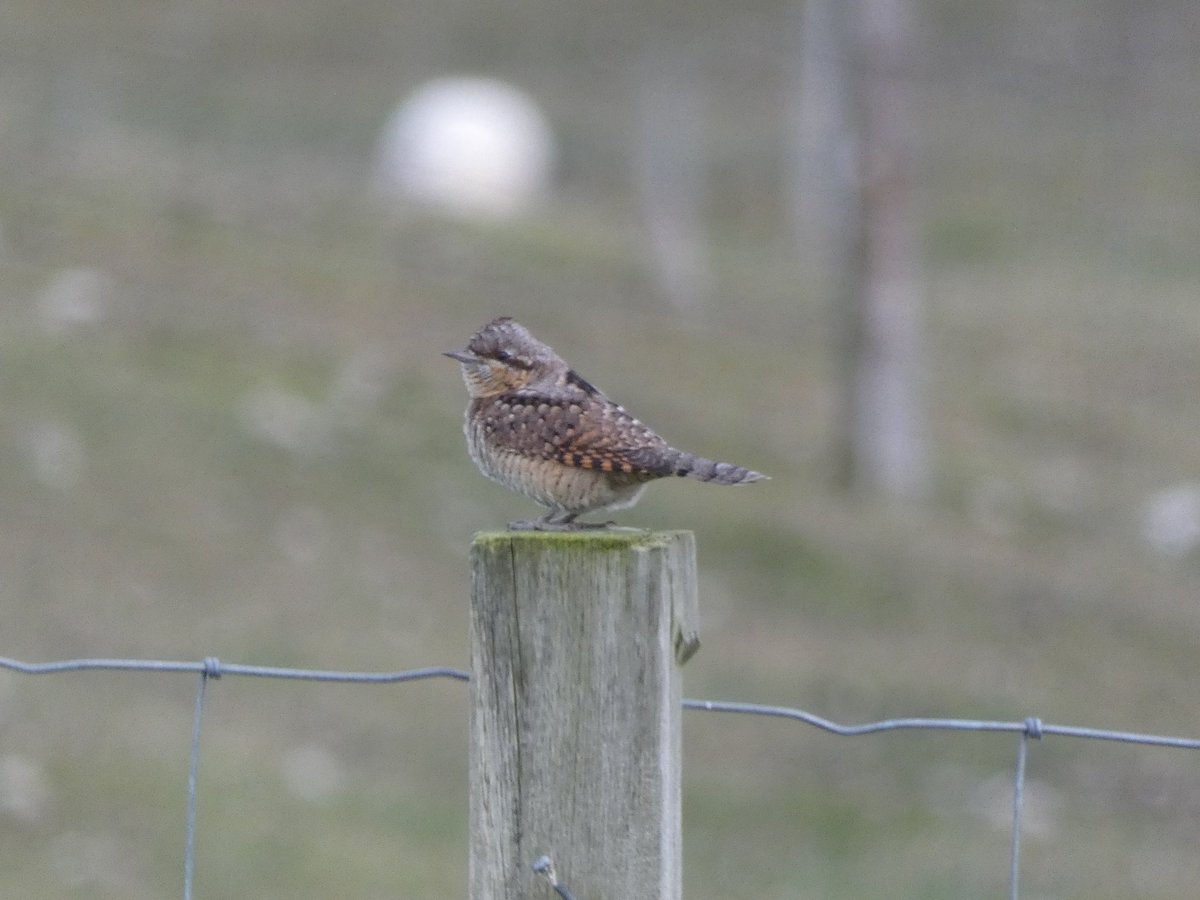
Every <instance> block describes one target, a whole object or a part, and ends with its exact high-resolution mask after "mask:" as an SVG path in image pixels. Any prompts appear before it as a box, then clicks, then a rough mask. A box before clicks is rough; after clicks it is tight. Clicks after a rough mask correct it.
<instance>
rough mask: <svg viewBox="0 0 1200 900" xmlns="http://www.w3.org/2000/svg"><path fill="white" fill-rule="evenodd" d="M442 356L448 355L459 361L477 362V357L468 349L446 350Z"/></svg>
mask: <svg viewBox="0 0 1200 900" xmlns="http://www.w3.org/2000/svg"><path fill="white" fill-rule="evenodd" d="M442 356H448V357H450V358H451V359H456V360H458V361H459V362H460V363H473V362H479V357H478V356H476V355H475V354H474V353H472V352H471V351H470V350H447V351H446V352H445V353H443V354H442Z"/></svg>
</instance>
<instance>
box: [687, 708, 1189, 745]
mask: <svg viewBox="0 0 1200 900" xmlns="http://www.w3.org/2000/svg"><path fill="white" fill-rule="evenodd" d="M683 707H684V709H693V710H701V711H704V712H724V713H742V714H746V715H756V716H774V717H777V718H783V719H794V720H796V721H800V722H805V723H807V724H809V725H813V726H815V727H817V728H820V729H821V730H822V731H828V732H830V733H832V734H838V735H842V736H843V737H856V736H858V735H862V734H876V733H878V732H881V731H902V730H907V729H926V730H934V731H1011V732H1013V733H1016V734H1020V733H1022V732H1024V731H1025V730H1026V728H1027V727H1028V722H1029V720H1028V719H1027V720H1026V721H1024V722H995V721H989V720H980V719H926V718H908V719H883V720H881V721H879V722H867V723H865V724H863V725H841V724H839V723H837V722H833V721H830V720H829V719H823V718H821V717H820V716H817V715H813V714H812V713H810V712H805V711H804V710H802V709H794V708H792V707H788V706H762V705H760V704H757V703H738V702H734V701H725V700H684V701H683ZM1041 733H1042V734H1043V735H1047V734H1055V735H1060V736H1062V737H1077V738H1088V739H1091V740H1096V741H1121V742H1124V743H1127V744H1149V745H1152V746H1158V747H1178V748H1181V749H1185V750H1200V739H1197V738H1182V737H1167V736H1164V735H1157V734H1138V733H1136V732H1130V731H1108V730H1105V729H1101V728H1079V727H1076V726H1074V725H1048V724H1042V725H1041Z"/></svg>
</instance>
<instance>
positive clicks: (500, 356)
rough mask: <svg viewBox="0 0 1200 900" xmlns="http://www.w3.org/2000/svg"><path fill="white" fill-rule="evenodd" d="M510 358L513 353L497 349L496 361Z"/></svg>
mask: <svg viewBox="0 0 1200 900" xmlns="http://www.w3.org/2000/svg"><path fill="white" fill-rule="evenodd" d="M512 358H513V355H512V354H511V353H509V352H508V351H507V350H497V351H496V360H497V361H498V362H508V361H510V360H511V359H512Z"/></svg>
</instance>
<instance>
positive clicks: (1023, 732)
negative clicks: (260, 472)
mask: <svg viewBox="0 0 1200 900" xmlns="http://www.w3.org/2000/svg"><path fill="white" fill-rule="evenodd" d="M0 668H4V669H10V670H12V671H14V672H20V673H22V674H25V675H50V674H56V673H62V672H81V671H89V670H108V671H124V672H130V671H132V672H190V673H193V674H195V675H198V676H199V677H198V682H197V686H196V699H195V706H194V710H193V715H192V739H191V750H190V757H189V761H188V776H187V811H186V813H185V818H186V821H185V827H184V834H185V837H184V853H183V897H184V900H192V885H193V873H194V872H195V861H196V854H195V845H196V783H197V776H198V773H199V768H200V746H201V732H202V727H201V726H202V723H203V719H204V702H205V696H206V689H207V687H208V683H209V681H213V680H216V679H218V678H222V677H224V676H244V677H249V678H278V679H289V680H294V681H325V682H341V683H347V682H349V683H358V684H397V683H403V682H410V681H424V680H428V679H433V678H444V679H451V680H455V681H469V680H470V675H469V674H468V673H467V672H465V671H463V670H462V669H455V668H452V667H448V666H434V667H428V668H421V669H405V670H402V671H397V672H349V671H340V670H329V669H295V668H283V667H276V666H256V665H242V664H238V663H225V662H221V661H220V660H219V659H217V658H216V657H211V656H210V657H206V658H205V659H203V660H199V661H192V662H189V661H181V660H157V659H67V660H58V661H55V662H48V663H26V662H21V661H19V660H16V659H10V658H7V657H0ZM683 708H684V709H687V710H694V711H699V712H709V713H733V714H740V715H755V716H770V717H774V718H782V719H789V720H792V721H795V722H803V723H804V724H806V725H811V726H813V727H815V728H819V729H821V730H822V731H827V732H829V733H831V734H835V735H839V736H842V737H859V736H862V735H868V734H878V733H880V732H885V731H906V730H931V731H969V732H1007V733H1010V734H1015V735H1018V736H1019V741H1018V743H1017V758H1016V765H1015V766H1014V773H1013V790H1012V830H1011V835H1010V848H1009V885H1008V896H1009V898H1010V900H1019V896H1020V868H1021V865H1020V863H1021V813H1022V810H1023V807H1024V797H1025V767H1026V759H1027V756H1028V752H1029V742H1030V741H1031V740H1042V739H1044V738H1046V737H1052V736H1053V737H1069V738H1081V739H1084V740H1091V741H1115V742H1117V743H1124V744H1140V745H1148V746H1155V747H1171V748H1176V749H1183V750H1200V739H1196V738H1184V737H1171V736H1167V735H1156V734H1144V733H1139V732H1130V731H1111V730H1107V729H1103V728H1081V727H1078V726H1073V725H1055V724H1051V723H1048V722H1043V721H1042V720H1041V719H1039V718H1037V717H1033V716H1031V717H1029V718H1026V719H1025V720H1023V721H1007V722H1006V721H994V720H986V719H933V718H901V719H882V720H880V721H877V722H867V723H865V724H862V725H843V724H840V723H838V722H834V721H831V720H829V719H825V718H822V717H821V716H817V715H814V714H813V713H810V712H806V711H804V710H802V709H796V708H793V707H787V706H765V705H761V704H757V703H742V702H732V701H719V700H688V699H684V701H683ZM531 866H532V868H533V870H534V871H535V872H537V873H538V874H540V875H542V876H543V877H544V878H545V879H546V881H547V883H548V884H549V885H550V887H552V888H553V889H554V891H555V892H556V893H557V894H558V895H559V896H560V897H562V898H564V900H576V898H574V897H573V896H572V894H571V892H570V890H569V888H568V887H567V886H566V885H564V884H561V883H560V882H559V881H558V878H557V876H556V874H555V871H554V863H553V861H552V860H551V859H550V858H549V857H548V856H542V857H539V858H538V859H537V860H533V861H531ZM579 900H584V898H579Z"/></svg>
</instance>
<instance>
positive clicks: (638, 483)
mask: <svg viewBox="0 0 1200 900" xmlns="http://www.w3.org/2000/svg"><path fill="white" fill-rule="evenodd" d="M446 356H449V357H451V358H452V359H455V360H457V361H458V362H459V363H461V364H462V371H463V379H464V381H465V382H466V384H467V391H468V393H469V394H470V396H471V402H470V404H469V405H468V407H467V415H466V423H465V426H464V431H465V432H466V436H467V447H468V450H469V451H470V454H471V458H472V459H473V460H474V461H475V464H476V465H477V466H478V467H479V470H480V471H481V472H482V473H483V474H484V475H486V476H488V477H489V478H492V479H494V480H495V481H498V482H500V483H501V484H503V485H505V486H506V487H508V488H511V489H512V490H514V491H517V492H519V493H522V494H525V495H526V496H528V497H531V498H533V499H534V500H535V501H537V502H538V503H540V504H541V505H542V506H545V507H546V508H547V510H548V512H547V513H546V514H545V515H544V516H543V517H542V518H541V519H539V520H537V521H536V522H533V523H520V524H522V525H526V526H528V527H535V528H568V527H582V525H583V523H576V522H575V517H576V516H579V515H581V514H583V513H587V512H591V511H593V510H615V509H623V508H625V507H628V506H632V505H633V504H634V503H635V502H637V499H638V497H639V496H640V494H641V492H642V489H643V488H644V487H645V484H646V482H648V481H652V480H654V479H656V478H664V477H667V476H680V477H688V478H694V479H697V480H699V481H707V482H711V483H713V484H747V483H750V482H753V481H759V480H761V479H763V478H765V477H766V476H765V475H762V474H760V473H758V472H755V471H753V470H751V469H746V468H743V467H741V466H735V465H731V464H730V463H721V462H716V461H714V460H711V459H704V458H703V457H699V456H694V455H692V454H690V453H685V452H683V451H682V450H676V449H675V448H673V447H671V446H670V445H669V444H667V442H666V441H665V440H663V439H662V438H661V437H659V436H658V435H657V434H656V433H655V432H653V431H651V430H650V429H649V428H647V427H646V426H645V425H643V424H642V423H641V422H640V421H638V420H637V419H636V418H634V417H633V416H631V415H630V414H629V413H628V412H626V411H625V409H624V408H623V407H621V406H620V405H618V404H616V403H614V402H613V401H611V400H610V399H608V397H606V396H605V395H604V394H603V392H601V391H600V390H599V389H597V388H596V387H594V386H593V385H592V384H590V383H589V382H587V381H585V380H584V379H583V378H581V377H580V376H579V375H578V374H577V373H576V372H575V371H574V370H573V369H571V368H570V367H569V366H568V365H567V364H566V362H564V361H563V360H562V359H561V358H560V357H559V356H558V354H556V353H555V352H554V351H553V350H552V349H550V347H548V346H547V345H545V344H543V343H542V342H541V341H539V340H537V338H535V337H534V336H533V335H532V334H530V333H529V332H528V331H527V330H526V329H525V328H524V327H523V326H521V325H519V324H517V323H516V322H514V321H513V320H512V319H510V318H507V317H503V318H499V319H495V320H493V321H492V322H489V323H488V324H487V325H485V326H484V327H483V328H481V329H480V330H479V331H477V332H476V333H475V334H474V336H472V338H471V341H470V343H468V345H467V347H466V348H465V349H463V350H452V351H450V352H448V353H447V354H446ZM592 527H596V526H592Z"/></svg>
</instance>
